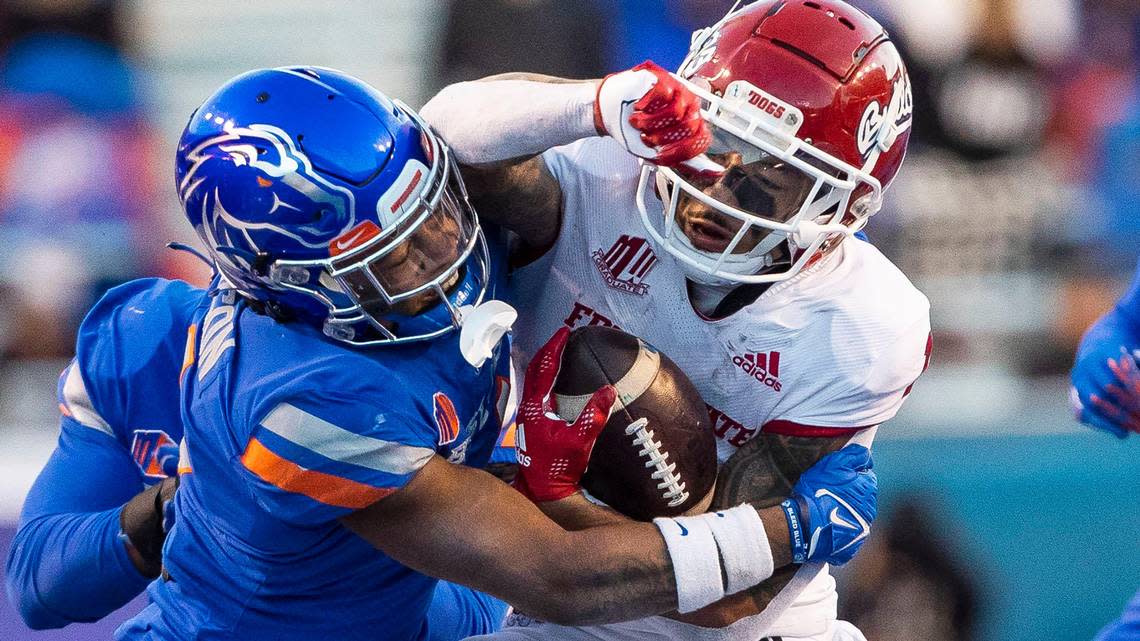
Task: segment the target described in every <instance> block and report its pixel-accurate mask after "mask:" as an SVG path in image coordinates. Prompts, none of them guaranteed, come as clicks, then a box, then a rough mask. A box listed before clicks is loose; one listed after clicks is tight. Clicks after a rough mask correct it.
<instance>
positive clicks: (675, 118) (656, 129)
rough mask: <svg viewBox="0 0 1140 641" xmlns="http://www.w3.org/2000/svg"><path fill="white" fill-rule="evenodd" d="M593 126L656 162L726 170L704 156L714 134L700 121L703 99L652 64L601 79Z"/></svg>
mask: <svg viewBox="0 0 1140 641" xmlns="http://www.w3.org/2000/svg"><path fill="white" fill-rule="evenodd" d="M594 126H595V127H596V128H597V130H598V133H599V134H601V135H603V136H610V137H612V138H614V139H616V140H617V141H618V142H620V143H621V144H622V146H624V147H625V148H626V149H627V150H629V152H630V153H632V154H633V155H635V156H637V157H639V158H644V159H645V160H648V161H649V162H652V163H654V164H658V165H664V166H666V167H679V168H684V169H686V170H687V171H689V172H696V173H710V174H714V175H719V174H720V173H722V172H723V171H724V168H723V167H721V166H720V165H718V164H716V163H715V162H713V161H712V160H710V159H709V158H708V157H707V156H705V155H704V154H705V151H707V150H708V148H709V143H711V142H712V134H711V133H710V132H709V126H708V124H706V123H705V121H704V118H702V117H701V100H700V98H698V97H697V96H696V95H695V94H693V92H691V91H689V90H688V89H686V88H685V86H684V85H682V84H681V82H680V81H679V80H677V79H676V78H674V77H673V76H672V75H671V74H670V73H669V72H668V71H665V70H664V69H662V68H661V67H659V66H657V65H656V64H654V63H652V62H650V61H648V60H647V61H645V62H643V63H641V64H639V65H637V66H636V67H634V68H633V69H630V70H628V71H622V72H619V73H614V74H610V75H608V76H606V77H605V79H604V80H602V84H600V85H598V95H597V98H596V99H595V100H594Z"/></svg>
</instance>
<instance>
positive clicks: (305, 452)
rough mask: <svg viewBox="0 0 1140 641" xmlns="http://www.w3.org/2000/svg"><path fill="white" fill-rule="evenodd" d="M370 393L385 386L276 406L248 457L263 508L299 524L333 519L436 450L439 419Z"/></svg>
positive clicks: (374, 496) (403, 477)
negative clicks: (382, 403)
mask: <svg viewBox="0 0 1140 641" xmlns="http://www.w3.org/2000/svg"><path fill="white" fill-rule="evenodd" d="M388 396H389V397H391V396H392V392H391V390H389V391H388ZM366 398H383V393H382V392H379V391H378V392H377V393H375V394H370V395H359V396H354V397H352V398H351V399H350V398H346V397H339V398H338V397H335V396H334V395H332V394H331V393H327V392H322V391H314V392H312V393H310V394H306V395H305V396H304V397H303V398H291V399H288V400H281V401H279V402H277V403H276V404H275V405H274V406H273V408H272V409H271V410H270V411H269V412H268V413H267V414H266V415H265V416H264V418H262V419H261V420H260V422H259V423H258V425H257V427H256V428H255V429H254V430H253V432H252V434H251V437H250V439H249V441H248V443H247V445H246V448H245V451H244V452H243V454H242V456H241V464H242V465H243V467H244V468H245V470H246V471H247V472H249V473H250V474H249V477H248V478H249V479H250V481H251V483H252V484H253V489H254V495H255V496H256V497H257V500H258V501H259V502H260V503H261V505H262V507H264V508H265V509H266V510H267V511H270V512H272V513H273V514H274V515H275V516H277V517H279V518H281V519H283V520H285V521H287V522H291V523H295V524H302V525H303V524H315V523H323V522H328V521H331V520H333V519H336V518H339V517H341V516H344V515H346V514H349V513H350V512H353V511H355V510H359V509H362V508H365V507H368V506H369V505H372V504H373V503H375V502H376V501H379V500H380V499H382V498H384V497H385V496H387V495H389V494H391V493H392V492H395V491H396V490H398V489H399V488H401V487H403V486H404V485H405V484H407V482H408V481H410V480H411V478H412V476H414V475H415V473H416V472H417V471H419V469H420V468H421V467H423V466H424V465H425V464H426V463H427V462H428V460H430V459H431V457H432V456H434V455H435V448H436V445H437V440H438V438H439V432H438V431H437V429H436V428H435V427H434V425H429V424H428V423H427V422H426V421H425V419H424V418H422V417H421V418H416V416H417V414H415V413H414V412H397V411H396V410H395V409H393V408H392V407H377V406H376V405H373V404H370V403H369V402H367V401H364V400H362V399H366ZM390 405H395V403H390Z"/></svg>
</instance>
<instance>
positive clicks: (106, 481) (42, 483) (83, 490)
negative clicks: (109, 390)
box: [7, 418, 148, 630]
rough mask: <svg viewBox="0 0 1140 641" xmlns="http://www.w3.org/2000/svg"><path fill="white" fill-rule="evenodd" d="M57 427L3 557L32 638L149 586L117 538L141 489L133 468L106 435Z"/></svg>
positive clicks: (90, 616)
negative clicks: (124, 513) (55, 439)
mask: <svg viewBox="0 0 1140 641" xmlns="http://www.w3.org/2000/svg"><path fill="white" fill-rule="evenodd" d="M63 421H64V426H63V430H62V432H61V434H60V439H59V445H58V447H57V448H56V450H55V452H53V453H52V455H51V458H50V459H49V460H48V463H47V465H46V466H45V467H44V469H43V470H42V471H41V472H40V475H39V477H37V478H36V482H35V484H34V485H33V486H32V489H31V492H30V493H29V494H28V498H27V500H26V501H25V503H24V509H23V513H22V514H21V518H20V525H19V529H18V531H17V533H16V537H15V540H14V541H13V543H12V548H11V550H9V553H8V562H7V583H8V595H9V597H10V598H11V599H12V601H13V603H14V605H15V606H16V609H17V610H18V611H19V612H20V616H21V617H22V618H23V620H24V622H25V623H26V624H27V625H28V626H29V627H31V628H34V629H37V630H40V629H47V628H59V627H63V626H65V625H67V624H68V623H72V622H76V621H95V620H98V619H100V618H102V617H103V616H105V615H107V614H109V613H111V612H113V611H114V610H116V609H118V608H119V607H121V606H122V605H124V604H125V603H127V602H128V601H130V600H131V599H132V598H134V597H135V596H137V595H138V594H139V593H140V592H142V590H143V588H145V587H146V584H147V583H148V579H147V578H146V577H144V576H143V575H142V574H141V573H140V572H139V570H138V569H137V568H136V566H135V564H134V563H133V562H132V560H131V558H130V556H129V554H128V551H127V548H126V547H125V546H124V545H123V542H122V541H121V540H120V539H119V537H118V533H119V527H120V514H121V512H122V511H123V509H124V507H123V506H124V504H125V503H128V501H130V500H131V498H132V497H134V496H135V495H136V494H138V493H139V490H141V489H142V484H141V483H140V482H139V475H138V470H137V468H136V466H135V463H134V461H132V460H131V458H130V456H129V454H128V453H127V452H126V450H124V449H123V448H122V447H121V446H120V445H119V444H118V443H117V442H116V441H115V440H114V439H112V438H111V437H109V436H107V435H106V434H103V433H102V432H98V431H96V430H93V429H90V428H87V427H84V426H82V425H80V424H79V423H76V422H75V421H73V420H71V419H69V418H64V419H63Z"/></svg>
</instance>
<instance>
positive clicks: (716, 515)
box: [707, 504, 776, 594]
mask: <svg viewBox="0 0 1140 641" xmlns="http://www.w3.org/2000/svg"><path fill="white" fill-rule="evenodd" d="M707 516H708V517H709V518H708V523H709V527H710V529H711V530H712V533H713V538H715V539H716V546H717V547H718V548H719V549H720V561H721V564H722V565H723V566H724V576H725V585H724V593H725V594H735V593H737V592H740V591H741V590H743V589H745V588H750V587H752V586H754V585H756V584H757V583H759V582H761V581H763V580H764V579H767V578H768V577H770V576H772V573H773V572H775V570H776V562H775V560H774V559H773V558H772V545H771V543H770V542H769V541H768V533H767V532H766V531H764V521H762V520H760V514H759V513H758V512H757V511H756V509H755V508H753V507H752V506H751V505H747V504H744V505H738V506H736V507H734V508H732V509H729V510H721V511H720V512H713V513H711V514H709V515H707Z"/></svg>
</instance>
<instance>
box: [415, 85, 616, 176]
mask: <svg viewBox="0 0 1140 641" xmlns="http://www.w3.org/2000/svg"><path fill="white" fill-rule="evenodd" d="M539 78H541V77H539V76H526V77H523V76H519V75H510V76H496V77H492V78H488V79H485V80H483V81H476V82H461V83H457V84H454V85H450V86H448V87H445V88H444V89H443V90H442V91H440V92H439V94H437V95H436V96H435V97H434V98H432V99H431V100H430V101H428V103H427V104H426V105H424V107H423V109H421V110H420V115H421V116H423V118H424V119H425V120H426V121H427V122H428V123H429V124H430V125H431V126H432V127H433V128H434V129H435V130H436V131H437V132H439V134H440V135H441V136H442V137H443V139H444V140H446V141H447V143H448V145H450V146H451V149H452V151H453V152H454V153H455V157H456V158H457V159H458V160H459V162H460V163H461V164H463V165H475V166H478V165H488V164H495V163H502V162H504V161H511V160H522V159H526V158H529V157H531V156H535V155H537V154H540V153H542V152H544V151H546V150H547V149H551V148H553V147H558V146H561V145H566V144H569V143H571V142H574V141H575V140H578V139H580V138H586V137H589V136H596V135H598V132H597V129H596V128H595V126H594V98H595V95H596V93H597V86H598V82H599V81H596V80H585V81H570V82H568V81H562V80H561V79H556V78H542V79H541V80H540V79H539Z"/></svg>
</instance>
